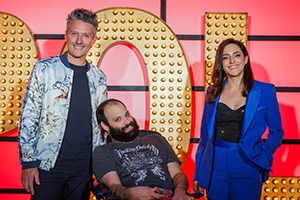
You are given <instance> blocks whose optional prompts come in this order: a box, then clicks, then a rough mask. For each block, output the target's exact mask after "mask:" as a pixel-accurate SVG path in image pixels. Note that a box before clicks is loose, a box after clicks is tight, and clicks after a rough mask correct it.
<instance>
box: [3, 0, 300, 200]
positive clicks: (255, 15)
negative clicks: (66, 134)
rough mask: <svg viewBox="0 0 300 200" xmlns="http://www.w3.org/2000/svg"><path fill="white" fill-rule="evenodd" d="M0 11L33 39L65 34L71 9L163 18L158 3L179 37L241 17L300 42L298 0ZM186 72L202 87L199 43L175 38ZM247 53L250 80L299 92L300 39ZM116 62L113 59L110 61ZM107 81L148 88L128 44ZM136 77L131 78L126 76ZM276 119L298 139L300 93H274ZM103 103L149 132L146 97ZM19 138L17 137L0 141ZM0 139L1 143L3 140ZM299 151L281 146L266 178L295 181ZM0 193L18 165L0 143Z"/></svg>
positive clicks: (47, 4) (12, 183) (123, 95)
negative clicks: (210, 19)
mask: <svg viewBox="0 0 300 200" xmlns="http://www.w3.org/2000/svg"><path fill="white" fill-rule="evenodd" d="M0 1H1V2H0V4H1V8H0V11H1V12H7V13H10V14H13V15H15V16H17V17H19V18H20V19H22V20H23V21H24V22H25V23H26V24H27V25H28V27H29V28H30V29H31V30H32V33H33V34H64V31H65V25H66V20H65V19H66V16H67V14H68V13H69V12H70V11H71V10H73V9H74V8H78V7H84V8H87V9H91V10H93V11H99V10H101V9H104V8H108V7H122V6H123V7H136V8H140V9H144V10H146V11H148V12H151V13H153V14H155V15H157V16H159V17H160V16H161V2H163V3H164V2H165V5H166V7H165V10H163V12H164V11H165V13H166V23H167V24H168V25H169V27H170V28H171V29H172V30H173V31H174V32H175V34H177V35H204V15H205V12H247V13H248V35H249V36H300V23H299V21H300V16H299V7H300V1H299V0H286V1H271V0H265V1H261V0H252V1H234V0H227V1H221V0H216V1H213V3H211V1H209V0H201V1H199V0H185V1H181V0H169V1H168V0H166V1H161V0H151V1H149V0H126V1H121V0H119V1H106V0H85V1H79V0H64V1H60V0H51V1H49V0H44V1H40V0H27V1H18V0H10V1H9V2H7V1H5V2H4V0H0ZM63 43H64V40H45V39H43V40H42V39H39V40H36V44H37V47H38V51H39V58H40V59H42V58H46V57H49V56H53V55H57V54H59V53H60V51H61V47H62V45H63ZM180 43H181V45H182V46H183V48H184V51H185V54H186V57H187V60H188V63H189V69H190V75H191V80H192V86H204V70H205V66H204V50H203V49H204V41H203V40H201V39H200V40H180ZM248 49H249V54H250V57H251V61H252V67H253V71H254V74H255V78H256V79H257V80H260V81H264V82H270V83H273V84H275V86H276V87H300V78H298V74H299V73H300V67H299V63H300V56H299V52H300V41H299V40H298V41H277V40H269V41H263V40H249V41H248ZM116 57H118V59H115V58H116ZM99 67H100V68H101V69H102V70H103V71H104V72H105V73H106V75H107V79H108V85H117V86H122V85H130V86H135V85H138V86H145V85H148V80H147V75H146V72H145V66H143V65H141V62H140V60H139V56H138V55H136V53H135V52H134V51H132V49H130V48H129V47H128V46H124V45H117V46H115V47H113V48H111V49H110V50H109V51H108V52H107V54H106V55H105V57H104V59H103V61H102V63H101V64H100V66H99ZM132 72H134V73H132ZM277 96H278V101H279V104H280V112H281V115H282V122H283V128H284V131H285V135H284V139H286V140H298V143H299V139H300V133H299V130H298V124H300V119H299V117H300V105H299V103H298V102H300V93H297V92H278V93H277ZM109 97H113V98H119V99H121V100H122V101H124V102H125V104H126V105H127V106H128V108H129V110H131V113H132V114H133V116H135V117H136V119H137V121H138V123H139V124H140V127H141V128H147V126H148V125H147V123H148V111H147V110H145V108H148V106H146V103H147V92H143V91H133V92H116V91H114V92H112V91H110V92H109ZM203 103H204V92H203V91H194V92H193V127H192V133H191V137H192V138H199V136H200V132H199V130H200V122H201V118H202V110H203ZM14 136H17V131H12V132H10V133H6V134H2V135H0V137H1V138H2V137H14ZM1 138H0V139H1ZM196 149H197V144H195V143H192V144H190V148H189V152H188V156H187V160H186V163H185V165H184V168H183V169H184V171H185V173H186V174H187V176H188V180H189V183H190V186H191V185H192V180H193V175H194V173H193V170H194V155H195V152H196ZM299 151H300V145H296V144H284V145H282V146H281V147H280V148H279V149H278V151H277V152H276V153H275V159H274V166H273V171H274V172H273V173H271V176H300V159H299V153H298V152H299ZM0 160H1V164H0V189H22V184H21V181H20V175H21V166H20V164H19V161H18V147H17V142H10V141H9V142H7V141H3V138H2V140H0ZM0 199H3V200H4V199H29V195H26V194H4V193H0Z"/></svg>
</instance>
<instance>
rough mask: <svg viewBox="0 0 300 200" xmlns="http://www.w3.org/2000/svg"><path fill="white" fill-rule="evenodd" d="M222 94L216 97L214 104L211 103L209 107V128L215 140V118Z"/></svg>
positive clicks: (210, 135) (210, 134) (211, 136)
mask: <svg viewBox="0 0 300 200" xmlns="http://www.w3.org/2000/svg"><path fill="white" fill-rule="evenodd" d="M220 96H221V95H219V96H218V98H217V99H216V101H215V102H214V103H212V104H209V105H208V107H207V116H206V117H207V119H208V120H207V130H208V134H209V137H210V139H211V141H213V138H214V133H215V119H216V111H217V105H218V102H219V99H220Z"/></svg>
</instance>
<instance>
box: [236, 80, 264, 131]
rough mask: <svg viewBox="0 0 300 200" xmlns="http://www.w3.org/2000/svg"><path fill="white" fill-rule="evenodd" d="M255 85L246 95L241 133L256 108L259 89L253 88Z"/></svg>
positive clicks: (246, 127)
mask: <svg viewBox="0 0 300 200" xmlns="http://www.w3.org/2000/svg"><path fill="white" fill-rule="evenodd" d="M254 84H255V83H254ZM255 85H256V84H255ZM255 85H254V86H253V88H252V90H251V91H250V92H249V94H248V97H247V103H246V108H245V113H244V119H243V126H242V133H241V134H242V135H243V134H244V133H245V132H246V131H247V129H248V128H249V126H250V124H251V122H252V120H253V117H254V114H255V112H256V110H257V107H258V104H259V99H260V90H257V89H256V88H255Z"/></svg>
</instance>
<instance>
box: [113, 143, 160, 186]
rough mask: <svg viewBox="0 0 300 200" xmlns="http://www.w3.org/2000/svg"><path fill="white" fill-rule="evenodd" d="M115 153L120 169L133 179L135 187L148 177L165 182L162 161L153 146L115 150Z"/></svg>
mask: <svg viewBox="0 0 300 200" xmlns="http://www.w3.org/2000/svg"><path fill="white" fill-rule="evenodd" d="M115 152H116V153H117V155H118V156H119V158H120V159H121V163H122V167H123V168H124V169H126V170H127V171H128V172H129V173H130V174H131V176H132V177H133V178H134V179H135V184H136V185H138V183H139V182H140V181H144V180H145V178H146V177H147V176H148V175H149V176H152V175H154V176H158V177H159V178H160V179H161V180H163V181H166V177H165V172H164V171H163V170H162V167H161V164H162V163H163V161H162V159H161V158H160V157H159V156H158V155H159V150H158V149H157V148H156V147H155V146H154V145H150V144H148V145H142V146H141V145H137V146H135V147H133V148H126V149H122V150H120V149H115ZM150 173H151V174H150Z"/></svg>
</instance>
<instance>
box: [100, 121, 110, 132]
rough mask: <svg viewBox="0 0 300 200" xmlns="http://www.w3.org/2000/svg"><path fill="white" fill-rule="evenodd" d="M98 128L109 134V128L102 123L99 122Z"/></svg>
mask: <svg viewBox="0 0 300 200" xmlns="http://www.w3.org/2000/svg"><path fill="white" fill-rule="evenodd" d="M100 126H101V127H102V128H103V130H105V131H106V132H107V133H109V127H108V126H107V125H106V124H105V123H104V122H103V121H102V122H100Z"/></svg>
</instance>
